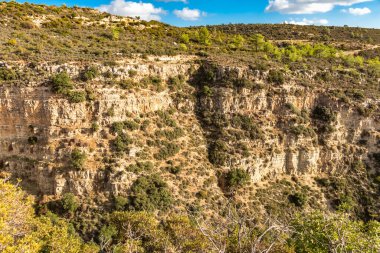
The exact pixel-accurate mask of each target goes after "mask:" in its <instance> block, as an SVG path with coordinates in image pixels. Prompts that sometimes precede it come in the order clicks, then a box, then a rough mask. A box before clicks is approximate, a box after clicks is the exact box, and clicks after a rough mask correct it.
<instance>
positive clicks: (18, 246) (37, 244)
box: [0, 180, 98, 253]
mask: <svg viewBox="0 0 380 253" xmlns="http://www.w3.org/2000/svg"><path fill="white" fill-rule="evenodd" d="M32 205H33V198H31V197H30V196H28V195H27V194H26V193H25V192H23V191H22V190H21V189H20V188H19V187H17V186H14V185H12V184H10V183H7V182H4V181H3V180H0V252H3V253H14V252H28V253H37V252H51V253H58V252H67V253H79V252H98V250H97V247H94V246H93V245H85V244H84V243H83V242H82V239H81V238H80V237H79V236H78V235H77V234H76V233H75V231H74V229H73V228H72V227H71V226H70V225H69V224H68V223H67V222H66V221H65V220H63V219H60V218H58V217H56V216H54V215H49V216H43V217H36V216H35V214H34V209H33V206H32Z"/></svg>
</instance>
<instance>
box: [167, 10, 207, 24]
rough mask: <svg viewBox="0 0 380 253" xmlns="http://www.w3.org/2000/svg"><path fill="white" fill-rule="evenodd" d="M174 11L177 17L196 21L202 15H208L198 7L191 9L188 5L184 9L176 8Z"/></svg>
mask: <svg viewBox="0 0 380 253" xmlns="http://www.w3.org/2000/svg"><path fill="white" fill-rule="evenodd" d="M173 13H174V15H176V16H177V17H179V18H181V19H183V20H187V21H196V20H198V19H199V18H200V17H201V16H206V13H205V12H201V11H200V10H197V9H189V8H187V7H185V8H183V9H182V10H174V11H173Z"/></svg>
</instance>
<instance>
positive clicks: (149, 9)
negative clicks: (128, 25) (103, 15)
mask: <svg viewBox="0 0 380 253" xmlns="http://www.w3.org/2000/svg"><path fill="white" fill-rule="evenodd" d="M97 9H98V10H100V11H104V12H108V13H111V14H115V15H120V16H128V17H137V16H138V17H140V18H141V19H143V20H147V21H149V20H160V19H161V16H160V15H163V14H165V13H166V11H165V10H163V9H162V8H156V7H154V5H153V4H151V3H143V2H138V3H137V2H132V1H125V0H114V1H112V2H111V3H110V4H108V5H101V6H99V7H97Z"/></svg>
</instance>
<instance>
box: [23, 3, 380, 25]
mask: <svg viewBox="0 0 380 253" xmlns="http://www.w3.org/2000/svg"><path fill="white" fill-rule="evenodd" d="M20 2H22V1H20ZM28 2H33V3H43V4H48V5H61V4H66V5H68V6H73V5H78V6H84V7H95V8H99V9H100V10H103V11H107V12H110V13H113V14H118V15H126V16H140V17H141V18H142V19H146V20H151V19H155V20H160V21H162V22H165V23H169V24H172V25H176V26H191V25H206V24H228V23H283V22H288V23H295V24H315V25H339V26H342V25H349V26H361V27H376V28H380V0H372V1H371V0H338V1H333V0H234V1H233V0H137V1H134V0H94V1H85V0H74V1H64V0H31V1H28Z"/></svg>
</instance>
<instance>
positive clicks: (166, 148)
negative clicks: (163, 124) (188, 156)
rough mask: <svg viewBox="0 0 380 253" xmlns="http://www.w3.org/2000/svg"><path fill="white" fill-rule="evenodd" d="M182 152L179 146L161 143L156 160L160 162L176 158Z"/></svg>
mask: <svg viewBox="0 0 380 253" xmlns="http://www.w3.org/2000/svg"><path fill="white" fill-rule="evenodd" d="M179 151H180V148H179V146H178V145H177V144H174V143H170V142H166V141H163V142H162V143H161V148H160V151H158V153H157V154H155V155H154V158H156V159H158V160H165V159H167V158H169V157H171V156H174V155H175V154H177V153H178V152H179Z"/></svg>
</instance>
